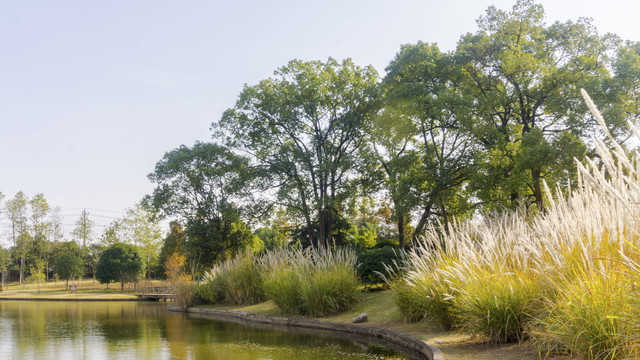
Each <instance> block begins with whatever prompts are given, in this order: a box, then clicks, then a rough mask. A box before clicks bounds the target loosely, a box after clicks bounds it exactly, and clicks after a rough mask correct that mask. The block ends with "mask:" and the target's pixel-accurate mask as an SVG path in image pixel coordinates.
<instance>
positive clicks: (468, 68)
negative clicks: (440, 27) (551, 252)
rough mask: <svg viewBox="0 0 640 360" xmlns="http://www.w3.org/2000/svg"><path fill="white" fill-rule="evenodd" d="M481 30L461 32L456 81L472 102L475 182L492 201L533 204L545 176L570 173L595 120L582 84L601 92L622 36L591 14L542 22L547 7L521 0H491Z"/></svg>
mask: <svg viewBox="0 0 640 360" xmlns="http://www.w3.org/2000/svg"><path fill="white" fill-rule="evenodd" d="M478 26H479V31H478V32H477V33H476V34H467V35H465V36H463V37H462V39H461V40H460V42H459V43H458V47H457V49H456V51H455V54H454V55H453V56H454V61H455V66H456V67H458V68H459V69H460V70H461V71H462V74H463V77H462V78H461V81H460V83H458V84H456V86H457V87H458V88H459V89H460V90H461V91H462V92H463V95H464V96H465V97H466V98H467V99H468V101H469V104H471V109H470V110H471V111H470V112H469V116H470V119H471V120H472V121H471V122H470V123H469V125H470V126H469V127H468V128H467V130H468V131H469V132H470V133H471V134H472V135H473V137H474V138H475V140H476V142H477V144H478V145H479V148H478V149H477V151H476V154H475V157H476V164H478V165H479V167H478V169H479V171H478V175H479V176H477V177H475V179H474V183H473V185H475V190H476V194H477V196H478V198H479V199H480V200H482V201H483V202H484V203H485V204H486V205H487V206H489V207H492V206H496V205H498V206H502V205H511V204H513V203H516V202H520V201H524V202H525V203H535V204H537V206H538V208H542V207H543V192H542V180H543V179H547V180H548V181H549V182H550V183H552V184H553V183H555V182H557V181H561V180H566V178H567V176H569V175H570V174H573V173H575V171H574V162H573V159H574V157H577V158H581V157H582V156H583V154H584V151H585V146H584V144H583V141H582V140H581V139H584V137H583V136H584V135H588V134H590V133H592V129H594V127H593V126H592V124H591V123H590V122H589V121H586V120H587V119H588V118H587V109H586V107H585V106H584V104H583V101H582V99H581V98H580V88H585V89H587V90H588V91H590V92H591V93H592V94H593V95H594V96H596V97H597V95H599V94H600V93H601V89H602V86H603V84H604V82H605V80H606V79H608V78H609V77H610V74H609V71H608V68H610V66H611V58H610V55H612V54H613V52H614V49H615V46H616V45H617V39H616V38H615V37H613V36H611V35H604V36H600V35H598V33H597V31H596V29H595V28H594V27H593V26H592V25H591V24H590V22H589V21H588V20H585V19H581V20H579V21H578V22H571V21H568V22H565V23H560V22H556V23H554V24H552V25H550V26H546V24H545V23H544V11H543V9H542V6H540V5H536V4H534V3H533V1H531V0H520V1H518V2H517V3H516V5H515V6H514V7H513V10H512V11H511V12H505V11H502V10H498V9H496V8H495V7H493V6H492V7H489V9H488V10H487V13H486V15H485V16H484V17H481V18H480V19H479V20H478Z"/></svg>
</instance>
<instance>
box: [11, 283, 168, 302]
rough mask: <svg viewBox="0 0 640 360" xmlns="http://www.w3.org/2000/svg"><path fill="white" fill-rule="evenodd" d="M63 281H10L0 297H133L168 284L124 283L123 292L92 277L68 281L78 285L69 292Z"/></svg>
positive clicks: (117, 285) (116, 286)
mask: <svg viewBox="0 0 640 360" xmlns="http://www.w3.org/2000/svg"><path fill="white" fill-rule="evenodd" d="M65 284H66V282H65V281H57V282H56V281H48V282H46V283H42V284H40V285H38V284H23V285H20V284H18V283H17V282H11V283H9V284H6V286H5V287H4V288H3V290H2V291H0V299H41V300H47V299H56V300H60V299H66V298H74V299H92V300H93V299H110V300H113V299H126V300H130V299H135V298H136V297H135V295H134V294H138V293H142V289H143V288H149V287H167V286H169V284H168V283H167V282H165V281H162V280H151V281H150V282H148V281H147V280H144V281H141V282H140V283H139V284H138V285H137V286H135V287H134V285H133V284H126V285H125V289H124V291H125V292H124V293H123V294H121V293H120V285H119V284H115V283H114V284H109V287H107V285H105V284H100V283H99V282H97V281H95V282H94V281H93V279H82V280H80V281H70V282H69V284H70V285H72V284H75V285H78V291H77V292H73V293H71V292H69V291H68V290H66V289H65Z"/></svg>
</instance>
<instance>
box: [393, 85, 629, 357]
mask: <svg viewBox="0 0 640 360" xmlns="http://www.w3.org/2000/svg"><path fill="white" fill-rule="evenodd" d="M584 95H585V99H586V101H587V103H588V104H589V107H590V109H591V110H592V112H593V114H594V116H595V117H596V119H597V120H598V121H599V122H600V124H601V126H602V129H603V131H604V133H605V134H606V135H607V138H608V139H607V141H608V145H606V144H605V143H604V142H603V141H601V140H597V139H596V140H594V141H595V144H596V150H597V151H598V155H599V162H598V163H596V162H594V161H593V160H590V159H586V160H585V162H584V165H583V164H582V163H580V162H578V169H579V173H578V186H577V187H576V188H575V189H568V191H567V193H568V194H569V195H567V196H566V197H564V196H562V195H561V194H562V192H561V191H556V193H557V194H558V195H557V196H555V197H552V196H549V197H548V199H547V206H546V212H545V213H543V214H539V215H536V216H534V217H527V216H525V215H524V213H523V212H514V213H509V214H500V215H484V216H483V217H482V219H481V220H475V221H468V222H465V223H453V224H452V225H450V226H449V228H448V229H446V231H443V229H441V228H438V227H435V226H434V227H432V228H430V229H429V230H428V232H427V234H426V236H425V238H424V239H422V241H420V242H419V243H418V244H417V246H416V247H415V248H414V249H412V250H411V251H410V252H409V253H408V254H407V261H406V265H405V267H404V268H403V269H402V270H403V273H404V275H402V276H397V277H395V278H394V276H393V271H392V274H391V275H392V276H390V279H392V280H390V281H389V282H390V285H391V287H392V289H394V291H395V293H396V299H397V303H398V306H399V308H400V310H401V311H402V312H403V313H404V314H405V316H407V318H409V319H413V320H417V319H422V318H426V319H430V320H431V321H434V322H435V323H437V324H440V325H441V326H442V327H444V328H458V329H462V330H465V331H468V332H471V333H474V334H478V335H484V336H486V339H487V341H490V342H509V341H521V340H524V339H532V340H533V341H534V342H535V343H536V344H537V345H538V347H539V349H540V351H541V354H542V355H547V354H551V353H556V352H562V353H569V354H571V355H573V356H576V357H579V358H585V359H623V358H634V357H635V358H637V357H640V351H639V345H640V337H639V336H638V335H637V334H640V320H638V319H639V317H638V316H637V315H638V312H640V310H639V309H640V307H639V305H640V302H639V300H640V298H639V296H638V293H637V290H636V287H637V284H638V281H639V280H640V279H639V277H640V276H639V274H640V266H638V265H639V264H640V251H639V250H638V244H639V242H640V240H639V239H640V160H639V159H638V157H637V156H633V157H631V156H629V155H628V154H627V153H626V152H625V151H624V150H623V149H622V147H621V146H620V145H619V144H617V143H616V142H615V140H614V139H613V137H611V135H610V134H609V133H608V132H607V130H606V126H605V123H604V120H603V119H602V118H601V117H600V114H599V113H598V112H597V110H596V109H595V106H593V103H592V102H591V100H590V99H589V98H588V95H586V93H584ZM629 125H630V127H631V128H632V130H633V132H634V134H635V135H636V137H637V138H638V139H639V140H640V133H638V131H637V130H636V129H635V128H634V127H633V125H632V124H629ZM545 186H546V185H545ZM545 190H546V193H547V194H551V193H552V192H551V191H550V189H548V188H546V189H545Z"/></svg>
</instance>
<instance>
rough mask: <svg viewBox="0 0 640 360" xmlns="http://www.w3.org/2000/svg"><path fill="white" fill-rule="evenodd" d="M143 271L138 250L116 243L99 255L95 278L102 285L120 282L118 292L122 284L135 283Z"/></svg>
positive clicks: (142, 263) (122, 286) (122, 289)
mask: <svg viewBox="0 0 640 360" xmlns="http://www.w3.org/2000/svg"><path fill="white" fill-rule="evenodd" d="M143 271H144V262H143V261H142V258H141V257H140V253H139V252H138V249H137V248H136V247H135V246H133V245H129V244H123V243H116V244H113V245H111V246H110V247H108V248H107V249H106V250H104V251H103V252H102V254H101V255H100V260H99V261H98V266H97V268H96V278H97V279H98V281H100V283H102V284H109V283H110V282H116V281H119V282H120V292H123V291H124V284H125V283H127V282H134V281H137V280H138V278H140V276H141V275H142V273H143Z"/></svg>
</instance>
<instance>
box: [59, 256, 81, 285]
mask: <svg viewBox="0 0 640 360" xmlns="http://www.w3.org/2000/svg"><path fill="white" fill-rule="evenodd" d="M54 271H55V274H56V275H58V277H59V278H60V279H62V280H67V281H69V280H70V279H73V278H75V277H78V278H81V277H82V275H83V274H84V264H83V263H82V259H81V258H80V256H78V253H77V252H74V251H65V252H64V253H62V254H61V255H60V256H58V259H57V260H56V263H55V267H54Z"/></svg>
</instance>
